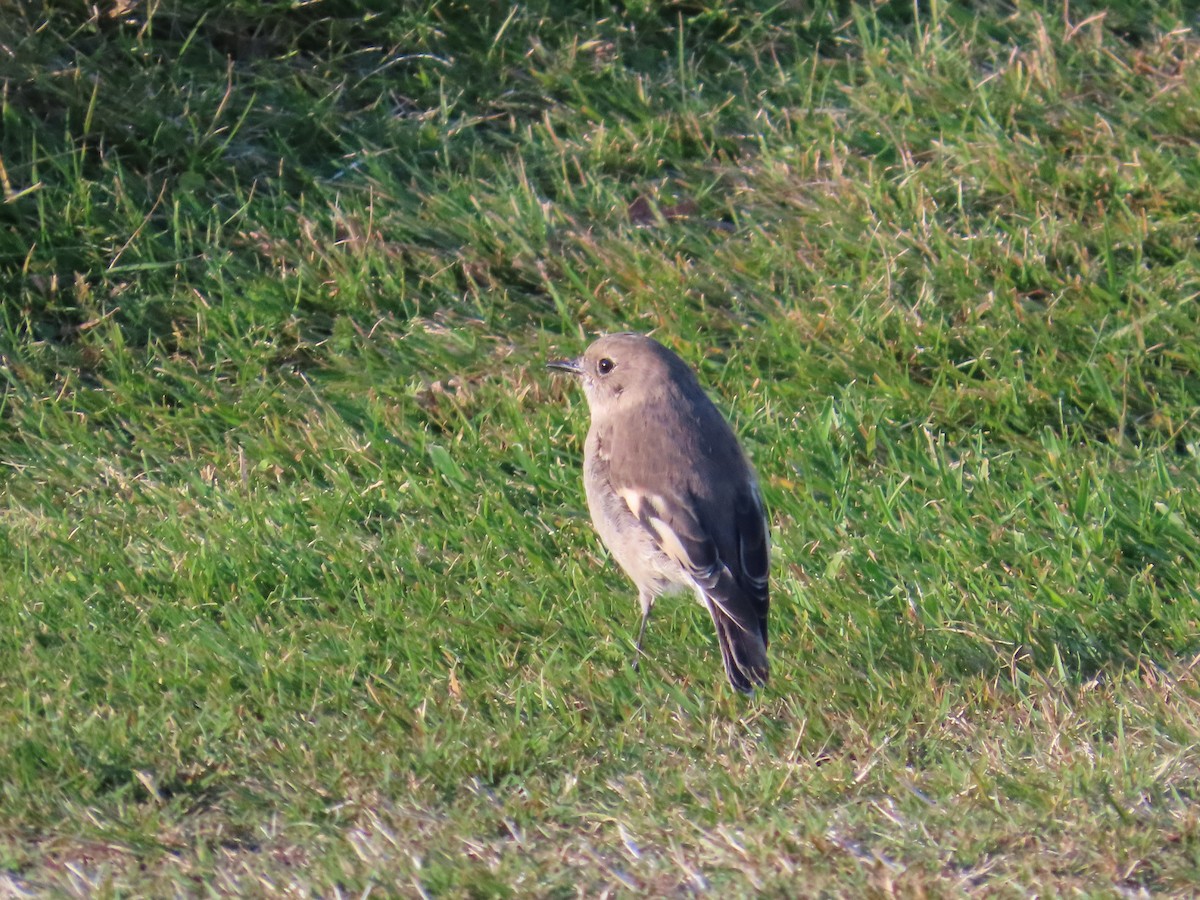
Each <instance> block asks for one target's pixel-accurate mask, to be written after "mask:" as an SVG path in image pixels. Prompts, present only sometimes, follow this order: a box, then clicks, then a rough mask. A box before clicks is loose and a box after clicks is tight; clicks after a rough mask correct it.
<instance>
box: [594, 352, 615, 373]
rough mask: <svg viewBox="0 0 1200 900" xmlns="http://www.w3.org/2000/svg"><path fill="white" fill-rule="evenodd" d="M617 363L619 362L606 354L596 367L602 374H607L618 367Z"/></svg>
mask: <svg viewBox="0 0 1200 900" xmlns="http://www.w3.org/2000/svg"><path fill="white" fill-rule="evenodd" d="M616 365H617V364H616V363H615V362H613V361H612V360H611V359H609V358H608V357H607V356H606V357H604V359H602V360H600V362H598V363H596V369H597V370H598V371H599V372H600V374H601V375H607V374H608V373H609V372H611V371H612V370H613V369H614V368H615V367H616Z"/></svg>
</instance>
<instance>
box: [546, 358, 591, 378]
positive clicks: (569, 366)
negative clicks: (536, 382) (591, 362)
mask: <svg viewBox="0 0 1200 900" xmlns="http://www.w3.org/2000/svg"><path fill="white" fill-rule="evenodd" d="M546 368H547V369H558V370H559V371H561V372H568V373H570V374H571V375H579V374H581V373H582V372H583V366H581V365H580V364H579V360H577V359H552V360H550V362H548V363H546Z"/></svg>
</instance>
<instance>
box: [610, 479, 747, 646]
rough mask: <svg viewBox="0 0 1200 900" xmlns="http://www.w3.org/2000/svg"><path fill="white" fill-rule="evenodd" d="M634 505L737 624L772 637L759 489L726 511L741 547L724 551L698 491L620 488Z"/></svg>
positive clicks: (664, 545) (640, 517) (670, 553)
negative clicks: (691, 493) (680, 492)
mask: <svg viewBox="0 0 1200 900" xmlns="http://www.w3.org/2000/svg"><path fill="white" fill-rule="evenodd" d="M619 493H620V495H621V499H622V500H624V501H625V503H626V505H627V506H628V507H629V511H630V512H631V513H633V515H634V516H635V517H636V518H637V519H638V521H639V522H640V523H641V524H642V525H643V526H644V527H645V528H646V529H647V530H648V531H649V532H650V533H651V535H653V537H654V539H655V542H656V543H657V544H658V546H659V548H660V549H661V550H662V551H663V552H664V553H665V554H666V555H667V556H669V557H670V558H671V559H673V560H675V561H676V562H677V563H679V565H680V566H681V567H682V568H683V570H684V572H686V573H687V574H688V576H689V577H690V578H691V579H692V580H693V581H694V582H695V584H696V586H697V587H698V588H699V589H700V590H701V591H702V592H703V593H704V595H705V597H707V598H709V599H710V600H711V601H713V602H715V603H716V604H717V605H718V606H720V607H721V609H722V611H724V612H725V613H726V614H727V615H728V616H729V617H730V618H731V619H733V620H734V621H735V622H736V623H737V625H738V626H739V627H740V628H742V629H744V630H746V631H752V632H759V633H761V634H762V637H763V640H764V642H765V640H766V620H767V609H768V604H769V601H768V593H767V559H768V551H767V540H766V524H765V522H766V520H765V517H764V516H763V513H762V506H761V501H759V500H758V498H757V493H755V495H754V496H753V497H750V498H744V499H743V502H740V503H736V504H734V505H733V507H732V508H731V509H729V510H727V511H726V514H728V515H731V516H732V517H733V521H732V523H730V524H732V526H733V527H732V529H729V528H724V529H722V532H724V533H731V532H732V533H733V534H736V535H737V547H736V550H734V549H733V548H728V549H727V551H726V553H725V557H728V558H724V557H723V556H722V553H721V548H720V547H719V545H718V541H717V538H716V533H714V531H713V530H712V529H710V528H708V527H706V526H705V523H704V522H703V521H702V520H701V518H700V516H699V515H698V510H697V508H696V504H695V502H694V500H693V498H692V497H690V496H686V497H681V496H674V495H670V494H666V495H664V494H656V493H651V492H649V491H645V490H640V489H638V488H624V489H622V490H621V491H619Z"/></svg>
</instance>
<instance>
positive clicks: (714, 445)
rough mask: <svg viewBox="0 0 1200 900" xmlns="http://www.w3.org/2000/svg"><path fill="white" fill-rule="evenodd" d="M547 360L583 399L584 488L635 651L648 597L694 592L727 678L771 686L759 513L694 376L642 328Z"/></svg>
mask: <svg viewBox="0 0 1200 900" xmlns="http://www.w3.org/2000/svg"><path fill="white" fill-rule="evenodd" d="M547 365H548V366H549V367H550V368H552V369H559V370H562V371H564V372H570V373H571V374H572V375H576V376H578V378H579V380H580V382H581V383H582V384H583V390H584V394H585V395H586V396H587V401H588V407H589V408H590V410H591V416H592V425H591V429H590V430H589V431H588V436H587V442H586V444H585V445H584V462H583V466H584V478H583V483H584V489H585V490H586V492H587V499H588V508H589V510H591V514H592V522H593V524H594V525H595V526H596V531H598V532H599V533H600V538H601V540H603V541H604V543H605V545H606V546H607V547H608V549H609V550H610V551H611V552H612V555H613V556H615V557H616V559H617V562H618V563H620V565H621V568H622V569H624V570H625V572H626V574H627V575H629V577H630V578H631V579H633V582H634V584H636V585H637V589H638V600H639V601H640V602H641V606H642V624H641V628H640V629H639V631H638V639H637V653H638V655H639V656H640V654H641V652H642V638H643V637H644V636H645V633H646V623H647V622H648V621H649V619H650V609H651V607H652V606H653V605H654V601H655V599H656V598H658V597H659V596H660V595H662V594H666V593H672V592H675V591H679V590H687V589H691V590H693V591H695V593H696V596H697V598H699V600H700V602H701V603H703V604H704V606H705V607H706V608H707V609H708V611H709V613H710V614H711V615H712V619H713V624H715V625H716V628H717V641H718V642H719V644H720V646H721V657H722V659H723V660H724V662H725V672H726V673H727V674H728V676H729V683H730V684H732V685H733V686H734V687H735V688H737V689H738V690H739V691H744V692H746V693H749V692H751V691H752V690H753V689H754V687H755V686H756V685H763V684H766V681H767V673H768V665H767V610H768V608H769V606H770V600H769V597H768V591H767V571H768V566H769V554H770V550H769V544H768V536H767V518H766V513H765V512H764V509H763V502H762V496H761V495H760V494H759V490H758V483H757V481H756V480H755V477H754V470H753V469H752V468H751V467H750V463H749V461H748V460H747V459H746V455H745V454H744V453H743V452H742V448H741V447H740V446H739V445H738V441H737V438H736V437H734V434H733V430H732V429H731V428H730V427H729V424H728V423H727V422H726V421H725V419H724V417H723V416H722V415H721V413H720V412H718V411H717V408H716V407H715V406H713V404H712V401H711V400H709V399H708V397H707V396H706V395H705V393H704V390H703V389H702V388H701V387H700V383H699V382H698V381H697V380H696V376H695V374H694V373H693V372H692V370H691V369H690V368H689V367H688V365H687V363H685V362H684V361H683V360H682V359H680V358H679V357H678V356H676V355H675V354H674V353H672V352H671V351H670V350H668V349H667V348H666V347H664V346H663V345H662V344H660V343H658V341H655V340H653V339H651V338H648V337H645V336H643V335H640V334H611V335H608V336H606V337H602V338H600V339H599V340H598V341H596V342H595V343H594V344H592V345H591V346H590V347H588V349H587V351H586V352H585V353H584V354H583V356H581V357H579V358H578V359H563V360H555V361H553V362H550V363H548V364H547ZM634 666H635V668H636V666H637V659H636V658H635V660H634Z"/></svg>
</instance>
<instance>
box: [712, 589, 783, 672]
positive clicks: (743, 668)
mask: <svg viewBox="0 0 1200 900" xmlns="http://www.w3.org/2000/svg"><path fill="white" fill-rule="evenodd" d="M708 611H709V613H711V614H712V619H713V624H714V625H716V626H717V643H718V644H720V646H721V659H722V660H723V661H724V663H725V674H726V675H728V676H729V683H730V684H732V685H733V686H734V687H735V688H737V689H738V690H739V691H741V692H742V693H743V694H749V693H753V691H754V689H755V688H756V687H762V686H763V685H765V684H766V683H767V675H768V673H769V670H770V667H769V666H768V665H767V642H766V641H765V640H763V636H762V634H761V632H759V631H758V630H757V629H755V630H747V629H744V628H742V627H741V626H739V625H738V623H737V622H736V621H735V620H734V619H733V618H732V617H731V616H730V615H729V614H728V613H727V612H725V610H723V609H721V607H720V605H718V604H716V603H714V602H713V601H712V600H708Z"/></svg>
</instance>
